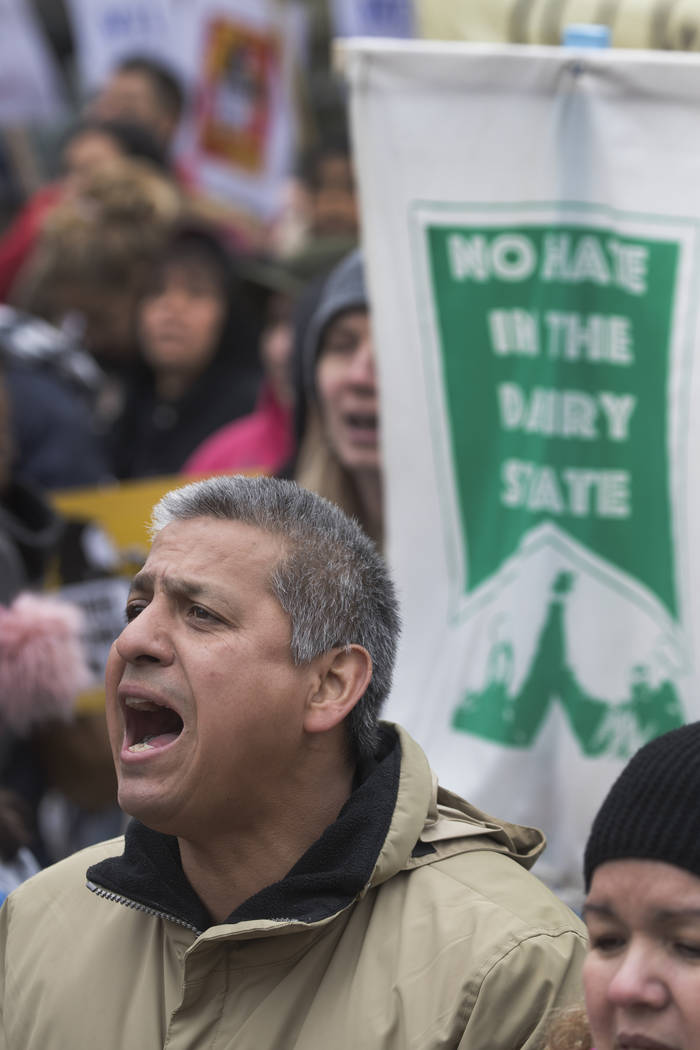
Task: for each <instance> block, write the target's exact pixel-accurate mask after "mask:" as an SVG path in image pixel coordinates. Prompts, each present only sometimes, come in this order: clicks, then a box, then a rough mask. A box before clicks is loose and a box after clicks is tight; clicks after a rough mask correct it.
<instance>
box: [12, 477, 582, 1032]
mask: <svg viewBox="0 0 700 1050" xmlns="http://www.w3.org/2000/svg"><path fill="white" fill-rule="evenodd" d="M153 533H154V536H155V539H154V543H153V546H152V549H151V552H150V554H149V556H148V559H147V561H146V563H145V565H144V567H143V569H142V570H141V571H140V572H139V573H138V575H137V576H136V577H135V579H134V581H133V585H132V587H131V592H130V595H129V598H128V601H127V608H126V618H127V624H126V626H125V628H124V630H123V631H122V633H121V635H120V636H119V637H118V639H117V640H116V642H115V643H114V646H113V648H112V652H111V655H110V659H109V664H108V668H107V718H108V723H109V732H110V737H111V741H112V748H113V752H114V761H115V764H116V768H117V773H118V777H119V799H120V804H121V806H122V808H123V809H124V810H125V811H126V812H127V813H129V814H131V815H132V816H133V818H134V819H133V820H132V821H131V823H130V824H129V826H128V828H127V832H126V837H125V840H122V839H118V840H115V841H112V842H107V843H103V844H100V845H97V846H93V847H90V848H89V849H88V850H86V851H83V852H82V853H79V854H76V855H74V856H73V857H70V858H69V859H67V860H65V861H62V862H61V863H60V864H57V865H55V866H54V867H52V868H49V869H47V870H45V871H43V872H41V873H40V874H39V875H37V876H36V877H35V878H33V879H31V880H30V881H29V882H27V883H25V884H24V885H23V886H21V887H20V888H19V889H18V890H16V891H15V892H14V893H13V894H12V895H11V896H10V897H9V898H8V901H7V903H6V904H5V906H4V907H3V909H2V912H0V926H1V928H0V938H1V941H0V943H1V945H2V949H3V953H4V959H3V963H4V968H3V976H2V985H1V988H2V1026H0V1047H6V1048H9V1050H49V1048H52V1047H56V1048H58V1047H61V1048H64V1047H70V1048H71V1050H94V1047H95V1046H100V1047H101V1048H102V1050H116V1048H126V1047H128V1048H136V1047H139V1048H144V1050H146V1048H155V1047H167V1048H168V1050H195V1048H197V1050H199V1048H201V1050H204V1048H211V1050H213V1048H215V1047H216V1048H217V1050H223V1048H225V1047H235V1048H237V1050H317V1048H322V1047H323V1048H326V1047H329V1046H332V1047H334V1050H351V1048H352V1050H358V1048H363V1050H375V1048H376V1050H407V1048H408V1047H412V1048H415V1050H432V1048H435V1050H437V1048H438V1047H440V1048H447V1047H452V1048H462V1050H466V1048H470V1050H484V1048H486V1047H489V1048H491V1050H498V1048H503V1050H515V1048H517V1047H528V1048H531V1047H535V1046H536V1045H538V1044H539V1042H540V1040H541V1037H542V1031H543V1027H544V1024H545V1021H546V1018H547V1015H548V1013H549V1011H550V1010H551V1008H552V1007H554V1006H559V1005H565V1004H567V1003H568V1002H569V1001H574V1000H577V999H578V998H579V997H580V985H579V974H580V965H581V962H582V956H583V954H584V935H583V933H582V929H583V928H582V926H581V925H580V924H579V922H578V920H577V919H576V918H575V916H574V915H573V914H572V913H571V912H570V911H569V910H568V909H567V908H566V907H565V906H564V905H563V904H561V903H560V902H559V901H558V900H557V899H556V898H555V897H554V896H553V895H552V894H551V893H550V891H549V890H547V889H546V888H545V887H544V885H542V884H541V883H540V882H539V881H538V880H537V879H536V878H535V877H534V876H533V875H531V874H529V873H528V871H527V869H528V868H529V867H530V866H531V864H532V863H533V862H534V860H535V858H536V857H537V856H538V854H539V853H540V852H541V850H542V848H543V837H542V835H541V834H540V833H539V832H537V831H535V830H532V829H528V828H520V827H517V826H514V825H510V824H506V823H502V822H499V821H496V820H494V819H493V818H491V817H487V816H486V815H484V814H482V813H480V812H478V811H477V810H476V809H474V808H473V807H472V806H470V805H469V804H468V803H466V802H464V801H462V800H461V799H459V798H458V797H457V796H455V795H451V794H450V793H448V792H446V791H444V790H442V789H441V788H438V787H437V784H436V781H435V779H434V777H433V776H432V774H431V771H430V768H429V766H428V763H427V760H426V759H425V757H424V755H423V753H422V751H421V750H420V748H419V747H418V746H417V745H416V744H415V743H414V741H413V740H411V739H410V737H408V736H407V734H406V733H405V732H404V731H402V730H401V729H400V728H399V727H398V726H393V725H389V724H386V723H381V722H378V712H379V709H380V707H381V704H382V701H383V699H384V697H385V696H386V694H387V692H388V690H389V686H390V681H391V674H392V664H393V660H394V654H395V649H396V640H397V635H398V630H399V621H398V614H397V606H396V600H395V597H394V592H393V588H392V584H391V581H390V579H389V577H388V575H387V571H386V568H385V566H384V564H383V562H382V559H381V557H380V556H379V555H378V553H377V552H376V550H375V548H374V546H373V545H372V543H371V541H370V540H369V539H368V538H367V537H366V536H365V535H364V533H363V532H362V530H361V529H360V528H359V527H358V526H357V525H356V523H355V522H353V521H351V520H350V519H349V518H347V517H346V516H345V515H344V514H343V513H342V512H341V511H340V510H338V508H337V507H335V506H334V505H332V504H331V503H328V502H327V501H325V500H323V499H321V498H320V497H318V496H314V495H312V494H311V493H310V492H307V491H305V490H304V489H301V488H299V487H298V486H297V485H295V484H294V483H293V482H288V481H279V480H274V479H271V478H244V477H220V478H215V479H212V480H208V481H203V482H197V483H195V484H192V485H188V486H186V487H185V488H182V489H178V490H176V491H174V492H171V493H169V494H168V495H167V496H165V497H164V498H163V499H162V500H161V502H160V503H159V504H158V505H157V506H156V508H155V511H154V515H153Z"/></svg>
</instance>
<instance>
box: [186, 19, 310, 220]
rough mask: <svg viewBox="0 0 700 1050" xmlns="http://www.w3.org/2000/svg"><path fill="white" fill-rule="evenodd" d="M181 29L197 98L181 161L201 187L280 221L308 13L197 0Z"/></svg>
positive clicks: (290, 160) (291, 152) (290, 163)
mask: <svg viewBox="0 0 700 1050" xmlns="http://www.w3.org/2000/svg"><path fill="white" fill-rule="evenodd" d="M180 31H181V36H182V39H183V41H186V42H187V43H186V59H185V65H186V68H187V75H188V77H189V80H190V84H191V89H192V94H193V99H194V106H193V112H192V116H191V119H190V120H189V121H188V123H187V124H186V127H185V128H184V129H183V133H182V135H181V139H180V144H179V151H178V152H179V156H180V159H181V161H182V163H183V165H184V166H185V167H186V168H187V170H188V172H189V173H190V175H191V178H192V180H193V182H194V183H195V184H196V185H197V186H198V187H199V188H200V189H202V190H204V191H206V192H207V193H209V194H211V195H213V196H214V197H216V198H218V199H220V200H222V201H224V202H228V203H229V204H232V205H235V206H237V207H239V208H244V209H247V210H249V211H250V212H252V213H253V214H254V215H256V216H257V217H259V218H262V219H269V218H272V217H273V216H274V215H276V214H277V212H278V211H279V210H280V209H281V206H282V201H283V189H284V185H285V180H286V178H287V176H288V175H289V174H290V172H291V170H292V166H293V161H294V149H295V145H296V135H297V114H296V102H295V94H294V79H295V76H296V74H297V72H298V68H299V62H300V59H301V55H302V52H303V48H304V40H305V33H306V18H305V11H304V9H303V8H302V7H301V6H300V5H299V4H296V3H286V4H279V3H276V2H275V0H217V2H213V0H197V2H193V3H192V4H191V5H190V7H189V8H188V9H187V12H186V13H183V14H182V16H181V22H180Z"/></svg>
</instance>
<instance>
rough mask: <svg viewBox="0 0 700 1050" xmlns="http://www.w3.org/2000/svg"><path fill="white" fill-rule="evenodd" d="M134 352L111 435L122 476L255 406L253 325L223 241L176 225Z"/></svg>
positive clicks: (167, 466) (161, 470)
mask: <svg viewBox="0 0 700 1050" xmlns="http://www.w3.org/2000/svg"><path fill="white" fill-rule="evenodd" d="M137 335H138V347H139V354H140V360H139V361H138V362H137V365H136V367H135V369H134V370H133V372H132V374H131V377H130V379H129V383H128V386H127V390H126V400H125V405H124V410H123V412H122V414H121V415H120V417H119V418H118V419H117V420H116V421H115V424H114V427H113V429H112V432H111V435H110V445H111V451H112V457H113V458H112V461H113V465H114V470H115V473H116V475H117V476H118V477H120V478H136V477H148V476H153V475H165V474H172V473H176V472H178V471H180V470H181V469H182V467H183V465H184V463H185V461H186V459H187V457H188V456H189V455H190V454H191V453H192V452H193V451H194V450H195V448H196V447H197V446H198V445H199V444H201V442H202V441H203V440H204V439H205V438H206V437H208V436H209V435H210V434H212V433H213V432H214V431H215V430H216V429H218V428H219V427H220V426H222V425H223V424H224V423H227V422H230V421H231V420H234V419H237V418H239V417H240V416H243V415H245V414H247V413H249V412H251V411H252V409H253V408H254V406H255V402H256V399H257V396H258V389H259V386H260V380H261V375H260V369H259V366H258V363H257V355H256V345H257V331H256V327H255V320H254V317H253V316H252V315H251V312H250V310H249V309H248V306H247V304H246V302H245V300H244V298H243V296H242V294H241V285H240V281H239V280H238V278H237V275H236V273H235V271H234V268H233V266H232V261H231V258H230V256H229V254H228V252H227V250H226V248H225V247H224V245H223V243H222V242H221V240H220V239H219V238H218V237H217V236H216V235H215V234H214V233H213V232H212V231H211V230H209V229H207V228H205V227H204V226H201V225H195V224H189V225H184V226H182V227H180V228H179V229H176V230H175V231H174V232H173V234H172V236H171V237H170V238H169V239H168V240H167V241H166V242H165V244H164V246H163V249H162V252H161V254H160V257H159V259H158V260H157V262H156V264H155V266H154V267H153V269H152V273H151V279H150V282H149V286H148V288H147V290H146V293H145V295H144V297H143V299H142V301H141V302H140V305H139V308H138V311H137Z"/></svg>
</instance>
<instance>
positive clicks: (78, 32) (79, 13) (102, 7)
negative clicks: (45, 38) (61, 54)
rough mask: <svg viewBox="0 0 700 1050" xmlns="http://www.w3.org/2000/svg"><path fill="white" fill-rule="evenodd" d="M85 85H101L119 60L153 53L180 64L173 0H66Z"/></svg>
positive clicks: (87, 89)
mask: <svg viewBox="0 0 700 1050" xmlns="http://www.w3.org/2000/svg"><path fill="white" fill-rule="evenodd" d="M67 7H68V11H69V13H70V16H71V23H72V27H73V33H74V36H75V44H76V63H77V67H78V76H79V79H80V84H81V87H82V90H83V91H84V92H85V93H86V94H87V93H89V92H91V91H94V90H95V89H96V88H98V87H99V86H100V85H101V84H102V83H103V82H104V81H105V80H106V78H107V77H108V76H109V74H110V73H111V72H112V70H113V69H114V67H115V66H116V65H117V64H118V62H119V60H120V59H122V58H126V57H127V56H130V55H136V54H138V55H148V56H150V57H152V58H157V59H159V60H160V61H162V62H164V63H165V64H166V65H167V66H169V67H171V68H172V69H174V70H176V71H177V70H179V68H180V60H179V37H178V34H177V26H176V23H175V18H174V13H173V0H67Z"/></svg>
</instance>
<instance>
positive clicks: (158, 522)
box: [151, 474, 400, 758]
mask: <svg viewBox="0 0 700 1050" xmlns="http://www.w3.org/2000/svg"><path fill="white" fill-rule="evenodd" d="M200 517H207V518H220V519H224V520H228V521H240V522H243V523H244V524H246V525H253V526H255V527H256V528H259V529H262V530H264V531H265V532H268V533H270V534H272V535H274V536H279V537H280V538H281V539H282V541H283V543H284V546H285V553H284V554H283V555H282V557H281V559H280V561H279V562H278V563H277V565H276V566H275V567H274V569H273V571H272V574H271V578H270V584H271V588H272V592H273V593H274V594H275V596H276V597H277V599H278V601H279V603H280V605H281V606H282V608H283V609H284V611H285V612H286V613H287V615H288V616H289V618H290V620H291V625H292V641H291V652H292V659H293V660H294V662H295V663H296V664H305V663H309V662H310V661H311V660H313V659H314V658H315V657H317V656H320V655H321V654H322V653H325V652H328V651H329V650H330V649H335V648H337V647H342V646H348V645H351V644H353V643H356V644H358V645H362V646H364V647H365V649H366V650H367V651H368V653H369V655H370V656H371V658H372V668H373V672H372V679H371V681H370V684H369V685H368V687H367V690H366V691H365V694H364V696H363V697H362V698H361V699H360V700H359V701H358V703H357V704H356V705H355V707H354V708H353V710H352V711H351V712H350V714H349V715H348V718H347V723H348V730H349V734H350V743H351V745H352V748H353V750H354V753H355V756H356V757H357V758H365V757H368V756H369V755H371V754H373V753H374V751H375V749H376V744H377V720H378V717H379V711H380V708H381V705H382V703H383V701H384V699H385V698H386V696H387V694H388V692H389V689H390V687H391V677H392V673H393V668H394V660H395V656H396V645H397V641H398V636H399V630H400V622H399V614H398V604H397V601H396V595H395V592H394V586H393V583H392V581H391V579H390V577H389V573H388V570H387V567H386V564H385V562H384V559H383V558H382V556H381V555H380V554H379V552H378V551H377V549H376V547H375V546H374V544H373V543H372V541H371V540H370V539H369V537H368V536H366V535H365V533H364V532H363V531H362V529H361V527H360V526H359V525H358V523H357V522H356V521H354V520H353V519H351V518H349V517H348V516H347V515H346V514H345V513H343V511H342V510H340V508H339V507H337V506H336V505H335V504H334V503H331V502H330V501H329V500H326V499H323V498H322V497H321V496H317V495H316V494H315V493H312V492H309V491H308V490H307V489H303V488H300V486H299V485H297V484H296V482H294V481H284V480H280V479H278V478H269V477H254V478H248V477H244V476H242V475H240V474H236V475H229V476H221V477H216V478H209V479H207V480H205V481H195V482H193V483H192V484H189V485H185V486H184V487H183V488H179V489H174V490H173V491H172V492H169V493H167V494H166V495H165V496H163V498H162V499H161V500H160V502H159V503H157V504H156V506H155V507H154V509H153V516H152V519H151V535H152V536H154V535H155V534H156V533H158V532H159V531H160V530H161V529H162V528H164V527H165V526H166V525H169V524H170V523H171V522H173V521H181V520H183V519H188V518H200Z"/></svg>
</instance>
